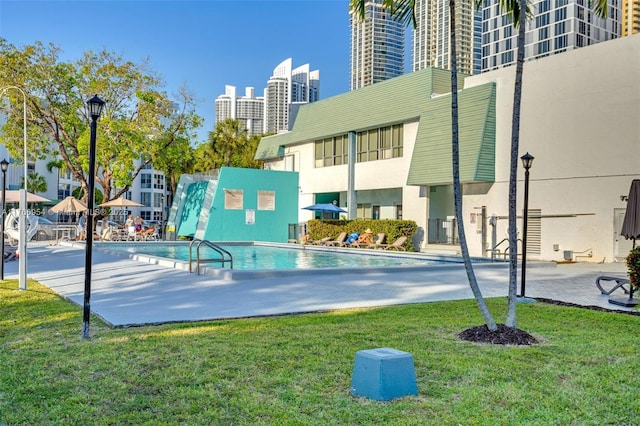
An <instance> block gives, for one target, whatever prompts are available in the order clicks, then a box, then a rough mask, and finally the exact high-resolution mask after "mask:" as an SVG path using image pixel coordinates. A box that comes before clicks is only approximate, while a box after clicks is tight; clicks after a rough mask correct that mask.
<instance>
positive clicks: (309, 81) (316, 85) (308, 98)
mask: <svg viewBox="0 0 640 426" xmlns="http://www.w3.org/2000/svg"><path fill="white" fill-rule="evenodd" d="M292 64H293V61H292V59H291V58H288V59H285V60H284V61H282V62H281V63H280V64H279V65H278V66H277V67H276V68H275V69H274V70H273V75H272V76H271V78H269V81H267V87H266V88H265V89H264V133H278V132H282V131H287V130H290V129H291V126H292V125H293V122H294V120H295V117H296V115H297V112H298V108H299V107H300V105H303V104H307V103H310V102H315V101H317V100H318V99H319V96H320V71H318V70H315V71H310V70H309V64H305V65H302V66H300V67H298V68H295V69H293V68H292Z"/></svg>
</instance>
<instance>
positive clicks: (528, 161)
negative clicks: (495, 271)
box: [520, 152, 534, 298]
mask: <svg viewBox="0 0 640 426" xmlns="http://www.w3.org/2000/svg"><path fill="white" fill-rule="evenodd" d="M533 158H534V157H533V155H531V154H529V153H528V152H527V153H526V154H525V155H523V156H522V157H520V159H521V160H522V166H523V167H524V210H523V213H522V276H521V277H520V297H522V298H524V297H525V294H524V289H525V285H526V278H527V225H528V222H529V169H530V168H531V165H532V164H533Z"/></svg>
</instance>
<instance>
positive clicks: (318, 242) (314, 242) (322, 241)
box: [306, 237, 331, 246]
mask: <svg viewBox="0 0 640 426" xmlns="http://www.w3.org/2000/svg"><path fill="white" fill-rule="evenodd" d="M328 241H331V237H324V238H321V239H319V240H307V242H306V244H312V245H314V246H322V245H324V244H325V243H327V242H328Z"/></svg>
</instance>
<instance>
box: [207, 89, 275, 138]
mask: <svg viewBox="0 0 640 426" xmlns="http://www.w3.org/2000/svg"><path fill="white" fill-rule="evenodd" d="M227 118H232V119H234V120H238V121H239V122H240V123H241V124H242V128H243V129H246V130H247V134H248V135H249V136H254V135H261V134H262V132H263V130H264V97H262V96H258V97H256V96H255V90H254V88H253V87H247V88H245V94H244V96H238V94H237V90H236V87H235V86H229V85H226V86H225V87H224V95H220V96H218V98H216V123H218V122H220V121H223V120H225V119H227Z"/></svg>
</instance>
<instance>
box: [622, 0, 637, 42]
mask: <svg viewBox="0 0 640 426" xmlns="http://www.w3.org/2000/svg"><path fill="white" fill-rule="evenodd" d="M637 33H640V0H622V37H625V36H628V35H631V34H637Z"/></svg>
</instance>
